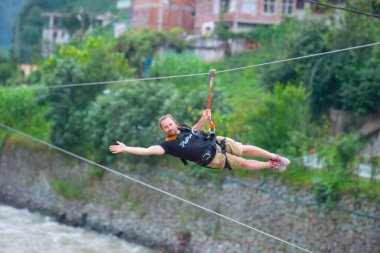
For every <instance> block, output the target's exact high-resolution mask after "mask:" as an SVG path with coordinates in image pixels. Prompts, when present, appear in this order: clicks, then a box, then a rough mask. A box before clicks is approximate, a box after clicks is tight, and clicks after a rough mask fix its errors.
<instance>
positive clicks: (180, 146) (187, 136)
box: [159, 129, 213, 163]
mask: <svg viewBox="0 0 380 253" xmlns="http://www.w3.org/2000/svg"><path fill="white" fill-rule="evenodd" d="M210 144H211V141H210V139H209V138H207V137H206V136H202V135H201V134H199V133H197V131H196V130H181V129H180V133H179V134H178V135H177V138H176V139H175V140H168V141H164V142H162V143H160V144H159V145H160V146H161V147H162V148H163V149H164V150H165V154H169V155H172V156H175V157H178V158H181V159H185V160H189V161H192V162H196V163H200V162H201V161H202V156H204V154H205V153H206V152H207V151H208V150H209V149H210ZM212 156H213V154H212Z"/></svg>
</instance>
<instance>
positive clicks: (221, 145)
mask: <svg viewBox="0 0 380 253" xmlns="http://www.w3.org/2000/svg"><path fill="white" fill-rule="evenodd" d="M219 146H220V148H221V149H222V154H223V155H224V157H225V158H226V161H225V163H224V168H225V169H229V170H232V168H231V165H230V163H229V162H228V159H227V152H226V138H223V140H222V141H221V142H220V144H219Z"/></svg>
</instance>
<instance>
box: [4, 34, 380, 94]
mask: <svg viewBox="0 0 380 253" xmlns="http://www.w3.org/2000/svg"><path fill="white" fill-rule="evenodd" d="M377 45H380V41H379V42H374V43H370V44H365V45H360V46H353V47H348V48H343V49H337V50H332V51H327V52H322V53H316V54H310V55H305V56H299V57H293V58H288V59H283V60H276V61H271V62H266V63H260V64H254V65H248V66H244V67H238V68H231V69H225V70H220V71H217V72H216V73H224V72H231V71H237V70H242V69H247V68H255V67H261V66H265V65H270V64H277V63H282V62H289V61H295V60H301V59H307V58H312V57H317V56H323V55H329V54H335V53H339V52H345V51H349V50H356V49H361V48H366V47H372V46H377ZM205 75H207V76H208V75H209V72H207V73H195V74H184V75H173V76H161V77H148V78H136V79H126V80H114V81H101V82H91V83H72V84H60V85H52V86H32V87H28V86H26V87H27V88H28V89H32V90H35V89H58V88H71V87H82V86H95V85H105V84H125V83H131V82H142V81H153V80H164V79H174V78H183V77H192V76H205ZM11 88H12V87H11ZM16 88H19V86H18V87H16Z"/></svg>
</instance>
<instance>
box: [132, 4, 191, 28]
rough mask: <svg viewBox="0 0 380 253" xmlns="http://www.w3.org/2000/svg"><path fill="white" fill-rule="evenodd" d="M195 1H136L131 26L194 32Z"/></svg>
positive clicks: (133, 6)
mask: <svg viewBox="0 0 380 253" xmlns="http://www.w3.org/2000/svg"><path fill="white" fill-rule="evenodd" d="M194 4H195V0H134V1H133V4H132V12H131V14H132V15H131V16H132V18H131V20H130V25H131V26H133V27H136V28H139V29H143V28H146V29H149V30H154V31H168V30H170V29H172V28H174V27H181V28H182V29H183V30H184V31H185V32H187V33H193V32H194V21H195V9H194Z"/></svg>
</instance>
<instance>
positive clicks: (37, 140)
mask: <svg viewBox="0 0 380 253" xmlns="http://www.w3.org/2000/svg"><path fill="white" fill-rule="evenodd" d="M0 126H1V127H3V128H6V129H7V130H8V131H12V132H15V133H18V134H20V135H22V136H24V137H26V138H29V139H31V140H34V141H36V142H38V143H41V144H44V145H46V146H48V147H50V148H53V149H55V150H58V151H60V152H62V153H65V154H67V155H70V156H72V157H75V158H77V159H79V160H82V161H84V162H87V163H89V164H92V165H94V166H97V167H99V168H102V169H104V170H106V171H108V172H111V173H114V174H116V175H118V176H121V177H124V178H126V179H129V180H131V181H134V182H136V183H139V184H141V185H144V186H146V187H148V188H150V189H152V190H155V191H158V192H160V193H163V194H165V195H168V196H170V197H172V198H175V199H178V200H180V201H183V202H185V203H187V204H190V205H192V206H195V207H198V208H200V209H202V210H204V211H206V212H209V213H211V214H214V215H217V216H219V217H221V218H224V219H226V220H229V221H232V222H234V223H237V224H239V225H241V226H243V227H246V228H249V229H251V230H254V231H256V232H258V233H261V234H263V235H266V236H268V237H271V238H272V239H275V240H278V241H280V242H283V243H286V244H288V245H290V246H292V247H295V248H298V249H300V250H302V251H305V252H308V253H313V252H312V251H309V250H307V249H304V248H302V247H300V246H298V245H296V244H293V243H290V242H288V241H285V240H283V239H281V238H279V237H276V236H273V235H271V234H268V233H266V232H263V231H261V230H259V229H257V228H254V227H252V226H249V225H247V224H245V223H242V222H240V221H237V220H235V219H232V218H230V217H228V216H225V215H223V214H220V213H218V212H215V211H212V210H210V209H208V208H206V207H203V206H201V205H198V204H196V203H194V202H192V201H189V200H186V199H184V198H181V197H179V196H177V195H174V194H172V193H169V192H167V191H164V190H162V189H160V188H157V187H155V186H153V185H150V184H148V183H144V182H143V181H140V180H138V179H135V178H133V177H130V176H128V175H125V174H122V173H120V172H118V171H116V170H113V169H111V168H108V167H106V166H104V165H101V164H99V163H96V162H94V161H91V160H89V159H87V158H84V157H82V156H79V155H77V154H75V153H72V152H70V151H67V150H65V149H62V148H60V147H57V146H55V145H53V144H50V143H48V142H45V141H43V140H40V139H38V138H36V137H34V136H32V135H29V134H27V133H25V132H22V131H20V130H17V129H15V128H13V127H10V126H7V125H4V124H2V123H0Z"/></svg>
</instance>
